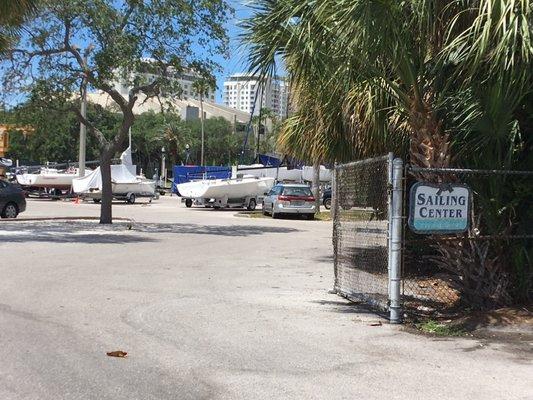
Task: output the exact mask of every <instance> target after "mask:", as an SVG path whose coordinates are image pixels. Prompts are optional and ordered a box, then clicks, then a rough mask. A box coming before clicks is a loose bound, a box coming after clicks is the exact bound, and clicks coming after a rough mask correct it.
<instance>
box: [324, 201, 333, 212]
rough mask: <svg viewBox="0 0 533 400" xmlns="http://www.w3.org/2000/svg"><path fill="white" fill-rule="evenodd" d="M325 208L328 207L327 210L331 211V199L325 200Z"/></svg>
mask: <svg viewBox="0 0 533 400" xmlns="http://www.w3.org/2000/svg"><path fill="white" fill-rule="evenodd" d="M324 207H326V210H330V209H331V199H326V200H324Z"/></svg>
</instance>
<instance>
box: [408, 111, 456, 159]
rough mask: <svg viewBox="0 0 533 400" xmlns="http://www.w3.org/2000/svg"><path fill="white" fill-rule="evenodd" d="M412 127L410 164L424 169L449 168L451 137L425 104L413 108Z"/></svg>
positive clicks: (410, 118)
mask: <svg viewBox="0 0 533 400" xmlns="http://www.w3.org/2000/svg"><path fill="white" fill-rule="evenodd" d="M409 124H410V125H411V129H412V134H411V145H410V151H409V153H410V154H409V155H410V159H411V160H410V162H411V164H413V165H416V166H419V167H424V168H447V167H449V166H450V159H451V155H450V137H449V135H448V134H447V133H445V132H444V129H443V127H442V121H440V120H439V119H438V118H437V116H436V115H435V112H434V111H433V110H432V108H431V107H430V106H429V105H428V104H426V103H423V104H422V105H421V106H418V107H417V106H413V107H412V109H411V112H410V117H409Z"/></svg>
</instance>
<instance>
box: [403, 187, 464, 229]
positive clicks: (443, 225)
mask: <svg viewBox="0 0 533 400" xmlns="http://www.w3.org/2000/svg"><path fill="white" fill-rule="evenodd" d="M470 199H471V191H470V188H469V187H468V186H466V185H463V184H455V183H444V184H433V183H426V182H417V183H415V184H414V185H413V187H412V188H411V193H410V196H409V203H410V206H409V227H410V228H411V230H413V231H414V232H416V233H425V234H438V233H441V234H447V233H461V232H465V231H466V230H468V226H469V215H470Z"/></svg>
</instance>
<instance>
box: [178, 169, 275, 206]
mask: <svg viewBox="0 0 533 400" xmlns="http://www.w3.org/2000/svg"><path fill="white" fill-rule="evenodd" d="M272 186H274V178H270V177H266V178H258V177H255V176H246V175H245V176H238V177H237V178H232V179H212V180H209V179H204V180H201V181H193V182H187V183H182V184H180V185H177V186H176V188H177V189H178V192H179V193H180V195H181V196H182V198H184V199H185V205H186V206H187V207H191V206H192V205H193V203H196V204H198V205H211V206H213V207H215V208H223V207H246V208H248V209H249V210H254V209H255V207H256V205H257V204H258V202H259V201H260V199H261V198H262V196H264V195H265V194H266V193H267V192H268V191H269V190H270V189H271V188H272Z"/></svg>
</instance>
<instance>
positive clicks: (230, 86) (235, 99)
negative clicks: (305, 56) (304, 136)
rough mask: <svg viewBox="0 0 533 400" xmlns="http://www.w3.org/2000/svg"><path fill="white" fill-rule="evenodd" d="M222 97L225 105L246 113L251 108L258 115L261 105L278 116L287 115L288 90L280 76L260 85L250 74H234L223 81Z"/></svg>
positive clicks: (283, 116)
mask: <svg viewBox="0 0 533 400" xmlns="http://www.w3.org/2000/svg"><path fill="white" fill-rule="evenodd" d="M261 86H264V88H261ZM223 97H224V105H225V106H226V107H231V108H234V109H237V110H240V111H244V112H247V113H251V112H252V109H253V110H254V115H259V111H260V108H261V107H262V108H269V109H270V110H272V112H273V113H274V114H275V115H276V116H277V117H278V118H281V119H283V118H286V117H287V110H288V107H287V102H288V98H289V91H288V84H287V82H286V81H285V80H284V79H282V78H277V79H271V80H268V81H267V82H266V83H265V84H264V85H261V82H260V81H259V79H258V78H257V77H255V76H253V75H251V74H243V73H240V74H234V75H231V76H230V77H229V78H228V79H227V80H226V81H225V82H224V95H223ZM256 97H257V100H256ZM261 97H262V101H261ZM254 103H255V108H254Z"/></svg>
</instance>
